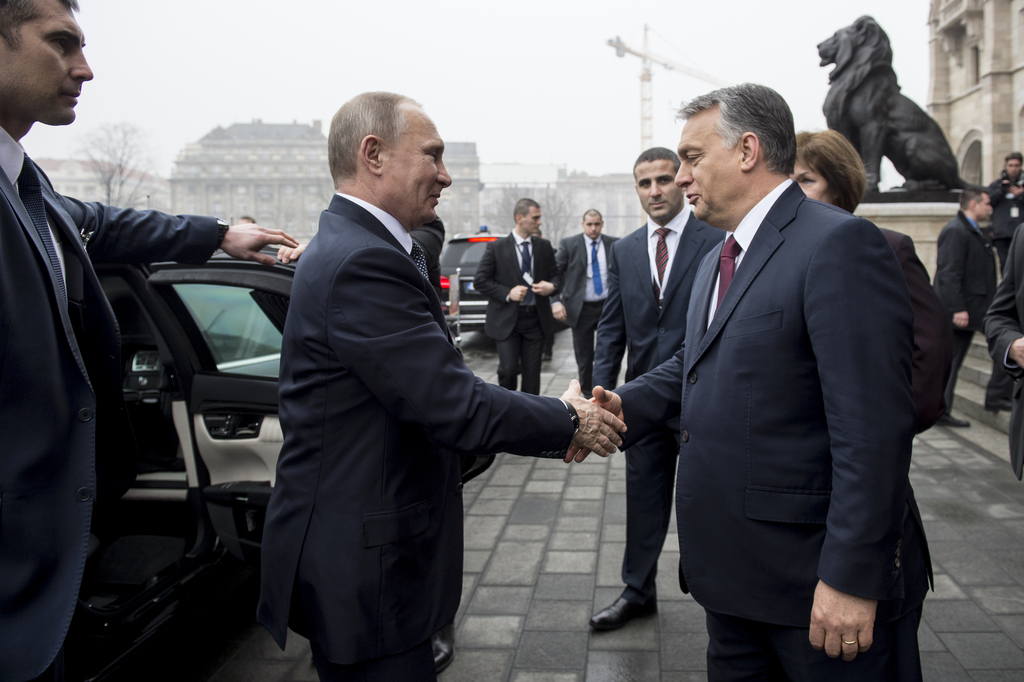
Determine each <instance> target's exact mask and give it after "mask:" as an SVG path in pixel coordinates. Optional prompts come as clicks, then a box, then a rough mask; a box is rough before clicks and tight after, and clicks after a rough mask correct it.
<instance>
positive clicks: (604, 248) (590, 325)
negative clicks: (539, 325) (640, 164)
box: [551, 208, 618, 398]
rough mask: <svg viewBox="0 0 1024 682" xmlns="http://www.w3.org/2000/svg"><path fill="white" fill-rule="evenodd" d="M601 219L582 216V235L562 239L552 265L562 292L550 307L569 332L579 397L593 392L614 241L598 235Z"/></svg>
mask: <svg viewBox="0 0 1024 682" xmlns="http://www.w3.org/2000/svg"><path fill="white" fill-rule="evenodd" d="M603 227H604V218H602V217H601V212H600V211H598V210H597V209H596V208H592V209H590V210H589V211H587V212H586V213H584V214H583V232H582V234H577V235H574V236H572V237H566V238H565V239H563V240H562V242H561V243H560V244H559V245H558V253H556V254H555V265H556V266H557V267H558V274H559V276H560V277H561V278H562V291H561V292H560V293H559V294H557V300H556V301H555V302H553V303H552V304H551V313H552V314H553V315H554V317H555V319H556V320H559V321H560V322H565V323H566V324H568V325H569V326H570V327H571V328H572V347H573V351H575V353H576V371H577V372H578V373H579V377H580V386H581V387H582V388H583V395H585V396H586V397H588V398H589V397H590V392H591V391H592V390H593V389H594V332H596V331H597V322H598V320H600V319H601V311H602V310H604V302H605V299H607V298H608V249H610V248H611V246H612V244H614V243H615V242H617V241H618V239H617V238H616V237H609V236H607V235H602V234H601V229H602V228H603Z"/></svg>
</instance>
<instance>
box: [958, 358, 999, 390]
mask: <svg viewBox="0 0 1024 682" xmlns="http://www.w3.org/2000/svg"><path fill="white" fill-rule="evenodd" d="M991 376H992V361H991V360H988V359H984V360H979V359H978V358H974V357H970V356H968V357H966V358H964V364H963V366H962V367H961V368H960V377H959V379H957V383H960V382H961V381H967V382H970V383H972V384H977V385H978V386H981V387H982V388H984V387H985V386H988V380H989V378H990V377H991Z"/></svg>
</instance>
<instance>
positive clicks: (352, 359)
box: [257, 92, 624, 682]
mask: <svg viewBox="0 0 1024 682" xmlns="http://www.w3.org/2000/svg"><path fill="white" fill-rule="evenodd" d="M443 152H444V142H443V141H442V140H441V138H440V136H439V135H438V133H437V130H436V128H435V127H434V124H433V122H432V121H431V120H430V119H429V118H428V117H427V115H426V114H425V113H424V112H423V110H422V109H421V108H420V106H419V105H418V104H416V103H415V102H413V101H412V100H410V99H408V98H406V97H402V96H400V95H394V94H391V93H380V92H377V93H365V94H363V95H360V96H358V97H356V98H354V99H353V100H351V101H349V102H348V103H346V104H345V105H344V106H342V107H341V109H339V110H338V113H337V114H336V115H335V117H334V120H333V121H332V123H331V130H330V134H329V137H328V158H329V162H330V167H331V175H332V176H333V178H334V181H335V187H336V188H337V190H338V194H337V195H336V196H335V197H334V199H333V200H332V202H331V205H330V207H329V208H328V209H327V210H326V211H324V213H323V214H322V215H321V218H320V229H319V231H318V232H317V234H316V236H315V237H313V239H312V241H311V242H310V244H309V247H308V248H307V249H306V251H305V253H304V254H303V255H302V257H301V259H300V260H299V263H298V266H297V268H296V272H295V278H294V281H293V284H292V296H291V304H290V308H289V311H288V320H287V322H286V324H285V330H284V340H283V346H282V353H281V378H280V415H281V424H282V428H283V430H284V433H285V442H284V446H283V447H282V449H281V456H280V459H279V461H278V466H277V480H276V483H275V486H274V494H273V495H272V497H271V500H270V505H269V507H268V509H267V519H266V524H265V527H264V534H263V545H262V585H261V595H260V604H259V607H258V610H257V616H258V619H259V621H260V623H262V624H263V625H264V626H266V628H267V629H268V630H269V631H270V633H271V635H273V637H274V638H275V640H276V641H277V642H278V643H279V644H280V645H282V646H284V643H285V637H286V635H287V630H288V628H289V627H291V628H292V629H294V630H295V631H296V632H298V633H300V634H302V635H304V636H306V637H308V638H309V639H310V642H311V646H312V650H313V660H314V662H315V663H316V666H317V671H318V673H319V675H320V679H321V680H360V681H361V682H368V681H371V680H379V681H381V682H384V681H387V682H390V681H392V680H403V682H418V681H420V680H433V679H435V678H436V675H435V672H434V657H433V654H432V652H431V645H430V637H431V635H433V634H434V633H436V632H438V631H439V630H440V629H441V628H442V627H444V626H445V625H447V624H449V623H451V622H452V620H453V619H454V616H455V612H456V609H457V608H458V605H459V598H460V595H461V591H462V497H461V493H462V483H461V480H460V468H459V458H458V454H459V453H475V452H497V451H506V452H512V453H517V454H534V455H541V456H552V455H553V454H554V455H555V456H558V455H559V454H562V453H561V450H562V448H566V447H568V445H569V443H570V442H573V443H577V444H579V443H581V442H584V441H585V442H590V443H593V444H594V446H595V447H596V448H597V449H598V451H599V452H601V453H602V454H609V453H611V452H612V451H613V450H614V448H615V445H616V444H617V443H619V442H621V441H620V438H619V437H618V435H617V432H618V431H621V430H623V429H624V427H623V426H622V424H621V422H619V421H618V420H616V419H614V418H613V417H612V416H611V415H609V414H608V413H606V412H603V411H601V410H599V409H598V408H597V407H595V406H594V405H593V404H591V403H588V402H587V401H585V400H583V399H582V398H581V397H580V395H579V385H578V384H576V383H575V382H573V384H572V385H571V386H572V387H571V388H570V390H569V391H567V392H566V393H565V394H564V395H563V397H562V399H561V400H559V399H555V398H548V397H539V396H531V395H525V394H522V393H515V392H511V391H506V390H504V389H501V388H499V387H497V386H493V385H490V384H487V383H485V382H483V381H482V380H480V379H478V378H476V377H474V376H473V373H472V372H471V371H470V370H469V369H468V368H467V367H466V365H465V364H464V363H463V361H462V358H461V356H460V355H459V353H458V351H457V350H456V348H455V346H454V345H453V343H452V339H451V336H450V335H449V334H448V328H447V324H446V323H445V318H444V315H443V313H442V309H441V302H440V301H439V300H438V298H437V294H436V293H435V292H434V289H433V287H432V286H431V285H430V283H429V282H428V280H427V267H426V261H425V258H424V256H423V252H422V249H421V248H420V247H419V245H418V244H416V243H415V242H413V241H412V239H411V237H410V236H409V232H410V231H411V230H413V229H414V228H416V227H418V226H420V225H423V224H424V223H427V222H429V221H431V220H433V219H434V218H435V213H434V209H435V207H436V206H437V203H438V199H439V197H440V194H441V191H442V190H443V189H444V188H446V187H448V186H449V185H450V184H451V177H450V176H449V175H448V171H447V170H446V169H445V167H444V163H443V161H442V154H443Z"/></svg>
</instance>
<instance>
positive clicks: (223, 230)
mask: <svg viewBox="0 0 1024 682" xmlns="http://www.w3.org/2000/svg"><path fill="white" fill-rule="evenodd" d="M230 227H231V226H230V225H228V224H227V222H226V221H224V220H221V219H220V218H217V248H218V249H219V248H220V245H221V244H223V243H224V237H226V236H227V234H228V228H230Z"/></svg>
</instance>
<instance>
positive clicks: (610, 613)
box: [590, 147, 725, 630]
mask: <svg viewBox="0 0 1024 682" xmlns="http://www.w3.org/2000/svg"><path fill="white" fill-rule="evenodd" d="M678 170H679V157H678V156H676V153H675V152H674V151H672V150H671V149H666V148H664V147H653V148H651V149H648V150H646V151H644V152H643V153H642V154H640V156H639V158H637V160H636V162H635V163H634V164H633V177H634V179H635V180H636V193H637V197H638V198H639V199H640V205H641V206H642V207H643V210H644V213H646V214H647V215H648V216H649V219H648V221H647V224H646V225H644V226H643V227H641V228H640V229H639V230H637V231H636V232H634V233H633V234H630V235H629V236H627V237H625V238H623V239H621V240H619V241H618V242H617V243H616V244H615V247H614V248H613V249H612V250H611V257H610V259H609V265H608V301H607V302H606V303H605V311H604V314H603V315H602V317H601V323H600V325H599V326H598V329H597V359H596V363H595V370H594V381H595V383H596V384H597V385H600V386H603V387H605V388H608V387H613V386H615V383H616V381H617V380H618V375H619V363H620V362H621V360H622V355H623V353H625V351H626V348H627V347H628V348H629V358H628V360H627V365H626V381H631V380H633V379H635V378H636V377H638V376H640V375H641V374H644V373H645V372H649V371H651V370H652V369H654V368H655V367H657V366H658V365H660V364H661V363H663V362H665V361H666V360H668V359H670V358H671V357H672V356H673V355H675V353H676V351H678V350H679V347H680V346H681V345H682V343H683V340H684V339H685V338H686V313H687V311H688V310H689V301H690V289H691V287H693V278H694V276H696V274H697V268H698V267H699V266H700V262H701V260H702V259H703V258H704V255H705V254H706V253H707V252H708V251H710V250H711V249H713V248H714V247H715V246H717V245H718V244H720V243H721V242H722V240H723V239H725V234H724V233H723V232H722V231H721V230H716V229H715V228H713V227H710V226H709V225H707V224H705V223H703V222H701V221H700V220H697V217H696V216H694V215H693V212H692V211H691V210H690V207H689V206H687V205H686V199H685V197H684V196H683V190H682V188H680V187H679V186H677V185H676V183H675V178H676V172H678ZM678 438H679V424H678V422H675V421H673V423H671V424H666V425H664V426H663V427H662V428H659V429H655V430H653V431H652V432H651V433H649V434H647V435H646V436H645V437H644V438H642V439H640V440H639V441H637V442H636V443H634V444H633V445H632V446H631V447H630V448H629V452H628V453H627V454H626V551H625V554H624V555H623V558H622V582H623V583H625V585H626V588H625V590H624V591H623V593H622V596H620V597H619V598H618V599H617V600H615V602H614V603H612V604H611V605H610V606H608V607H607V608H605V609H602V610H601V611H600V612H599V613H598V614H597V615H595V616H594V617H593V618H592V619H591V621H590V626H591V627H592V628H594V629H596V630H614V629H615V628H618V627H621V626H623V625H625V624H626V623H627V622H629V621H630V620H632V619H633V618H636V617H637V616H642V615H645V614H649V613H652V612H653V611H654V610H655V609H656V608H657V602H658V599H657V590H656V589H655V579H656V578H657V575H658V557H659V556H661V548H662V545H664V544H665V534H666V533H667V532H668V526H669V520H670V518H671V516H672V492H673V489H674V483H675V475H676V456H677V455H678V453H679V440H678Z"/></svg>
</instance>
